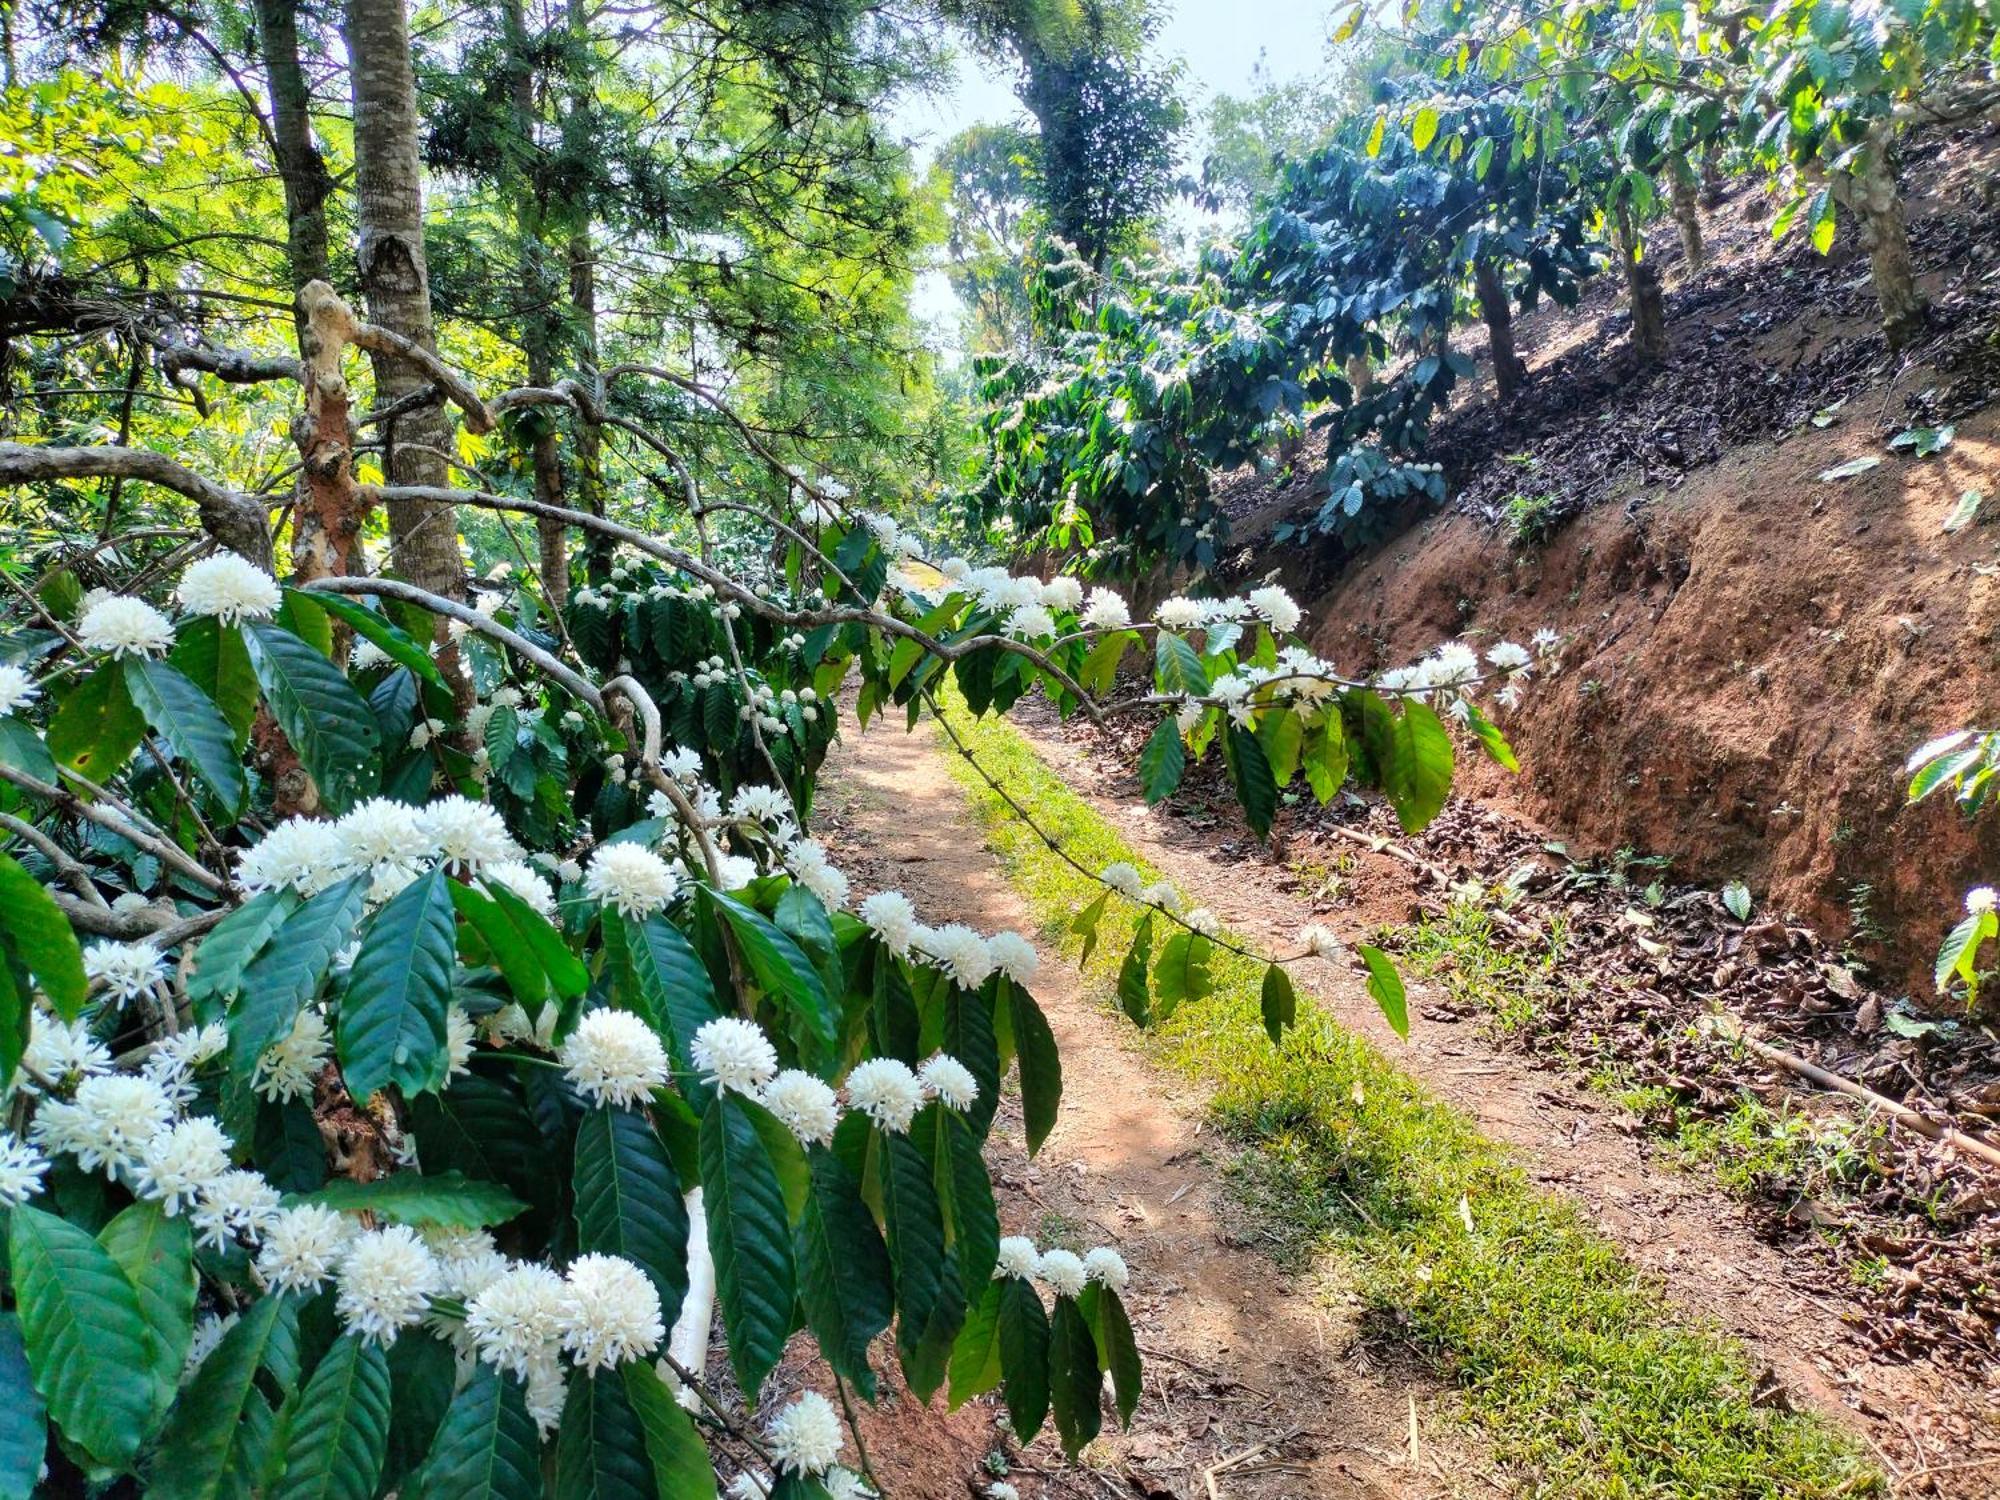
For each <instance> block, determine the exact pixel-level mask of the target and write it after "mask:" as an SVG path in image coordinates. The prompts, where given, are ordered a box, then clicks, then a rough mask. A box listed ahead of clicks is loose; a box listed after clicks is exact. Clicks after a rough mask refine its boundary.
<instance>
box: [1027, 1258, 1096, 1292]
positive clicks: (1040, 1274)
mask: <svg viewBox="0 0 2000 1500" xmlns="http://www.w3.org/2000/svg"><path fill="white" fill-rule="evenodd" d="M1035 1275H1036V1277H1037V1278H1038V1279H1039V1280H1041V1282H1042V1283H1043V1284H1044V1285H1046V1286H1047V1287H1048V1289H1049V1290H1050V1291H1052V1292H1054V1293H1055V1294H1056V1295H1057V1296H1058V1297H1074V1296H1076V1295H1077V1293H1079V1292H1081V1291H1082V1290H1083V1284H1084V1280H1085V1277H1084V1271H1083V1262H1082V1261H1081V1260H1079V1259H1077V1257H1076V1256H1075V1255H1074V1254H1072V1253H1071V1252H1070V1251H1068V1250H1044V1251H1043V1252H1042V1257H1041V1259H1040V1260H1039V1261H1038V1262H1036V1265H1035Z"/></svg>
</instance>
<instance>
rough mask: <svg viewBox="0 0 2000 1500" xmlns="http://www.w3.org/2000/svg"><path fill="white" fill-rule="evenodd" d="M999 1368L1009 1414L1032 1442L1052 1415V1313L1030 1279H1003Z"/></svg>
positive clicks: (1024, 1438)
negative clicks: (1050, 1347)
mask: <svg viewBox="0 0 2000 1500" xmlns="http://www.w3.org/2000/svg"><path fill="white" fill-rule="evenodd" d="M999 1285H1000V1311H999V1336H1000V1369H1001V1372H1002V1373H1003V1374H1004V1375H1005V1376H1006V1379H1007V1390H1006V1401H1007V1416H1008V1419H1009V1420H1010V1421H1011V1422H1012V1423H1013V1425H1014V1431H1015V1432H1016V1433H1017V1434H1018V1435H1019V1436H1020V1439H1021V1442H1022V1444H1023V1445H1024V1446H1025V1445H1026V1444H1028V1443H1030V1442H1032V1441H1033V1440H1034V1436H1035V1434H1036V1433H1038V1432H1040V1431H1041V1430H1042V1423H1043V1422H1044V1421H1045V1420H1046V1419H1047V1417H1048V1414H1049V1315H1048V1313H1047V1312H1046V1311H1045V1310H1044V1309H1043V1307H1042V1298H1041V1294H1040V1293H1039V1292H1037V1291H1036V1290H1035V1285H1034V1283H1033V1282H1031V1281H1026V1280H1023V1279H1022V1278H1020V1277H1018V1276H1006V1277H1002V1278H1001V1280H1000V1283H999Z"/></svg>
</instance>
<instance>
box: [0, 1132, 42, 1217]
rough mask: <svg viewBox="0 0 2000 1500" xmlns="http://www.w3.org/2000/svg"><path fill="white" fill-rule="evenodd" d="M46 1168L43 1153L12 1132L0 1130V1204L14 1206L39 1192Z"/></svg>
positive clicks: (0, 1205)
mask: <svg viewBox="0 0 2000 1500" xmlns="http://www.w3.org/2000/svg"><path fill="white" fill-rule="evenodd" d="M48 1170H49V1159H48V1158H47V1157H46V1156H44V1155H42V1153H41V1152H39V1151H37V1150H36V1149H35V1148H34V1147H33V1146H30V1145H29V1144H28V1143H27V1142H26V1141H24V1140H20V1139H18V1138H17V1137H16V1136H15V1135H14V1133H13V1132H12V1131H0V1207H5V1208H14V1207H17V1206H18V1205H20V1204H23V1203H26V1202H27V1201H28V1200H29V1199H30V1198H32V1197H34V1196H35V1195H36V1194H37V1193H39V1192H41V1190H42V1177H43V1175H44V1174H45V1173H46V1172H47V1171H48Z"/></svg>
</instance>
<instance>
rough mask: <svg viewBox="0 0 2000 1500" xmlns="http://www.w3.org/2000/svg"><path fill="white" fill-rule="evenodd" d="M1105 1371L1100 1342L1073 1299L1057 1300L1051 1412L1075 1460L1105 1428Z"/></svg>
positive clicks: (1051, 1345)
mask: <svg viewBox="0 0 2000 1500" xmlns="http://www.w3.org/2000/svg"><path fill="white" fill-rule="evenodd" d="M1103 1384H1104V1372H1103V1371H1102V1370H1100V1369H1099V1368H1098V1366H1097V1340H1096V1339H1094V1338H1092V1337H1091V1333H1090V1325H1089V1324H1088V1323H1086V1322H1084V1320H1083V1313H1082V1312H1081V1311H1080V1310H1079V1309H1078V1308H1077V1305H1076V1302H1075V1300H1074V1299H1073V1298H1070V1297H1058V1298H1056V1305H1055V1311H1054V1312H1053V1313H1051V1314H1050V1316H1049V1410H1050V1412H1051V1413H1052V1414H1053V1415H1054V1417H1055V1421H1056V1435H1057V1436H1058V1437H1060V1438H1061V1439H1062V1445H1063V1452H1065V1453H1067V1454H1068V1455H1069V1456H1070V1458H1072V1459H1074V1458H1075V1457H1076V1456H1077V1454H1078V1453H1080V1452H1082V1451H1083V1446H1084V1444H1086V1443H1088V1442H1089V1441H1090V1440H1091V1439H1092V1438H1094V1437H1096V1436H1097V1434H1098V1431H1099V1429H1100V1428H1102V1426H1103V1425H1104V1410H1103V1406H1102V1404H1101V1403H1100V1401H1099V1399H1098V1392H1099V1390H1100V1389H1102V1387H1103Z"/></svg>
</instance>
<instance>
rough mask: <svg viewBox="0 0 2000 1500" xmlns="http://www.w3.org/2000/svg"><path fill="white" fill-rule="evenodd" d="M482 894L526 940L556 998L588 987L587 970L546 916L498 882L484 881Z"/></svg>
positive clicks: (566, 996)
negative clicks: (484, 891)
mask: <svg viewBox="0 0 2000 1500" xmlns="http://www.w3.org/2000/svg"><path fill="white" fill-rule="evenodd" d="M486 895H487V897H488V898H489V899H490V900H491V901H492V902H493V904H494V905H495V906H496V907H498V908H499V909H500V914H501V916H503V917H505V918H506V920H507V924H508V926H510V927H511V928H512V929H513V930H514V931H515V932H516V933H518V934H519V935H520V936H521V937H522V938H523V939H524V940H525V941H526V943H527V945H528V951H529V952H531V953H532V954H533V955H534V958H535V962H536V963H537V964H539V965H540V966H541V970H542V973H543V975H544V976H545V977H546V978H547V979H548V982H549V985H550V987H551V988H552V989H553V990H554V991H555V992H556V993H557V994H558V995H560V996H562V997H563V998H564V999H566V1000H573V999H575V998H576V997H577V996H579V995H581V994H582V993H583V992H584V991H585V990H587V989H589V988H590V970H589V969H587V968H586V967H584V962H583V960H582V959H581V958H579V957H577V955H576V953H575V952H574V951H573V950H572V949H571V948H570V945H569V943H568V942H567V941H565V940H564V938H563V935H562V934H561V933H560V932H558V931H556V929H555V925H554V924H553V923H551V922H550V921H549V919H548V918H547V917H544V916H543V915H542V914H541V913H540V912H538V911H536V910H535V909H534V908H533V907H532V906H530V905H528V903H527V902H525V901H523V900H522V899H521V898H520V897H519V896H517V895H515V894H514V892H512V891H510V890H508V889H507V887H506V886H504V885H501V884H500V883H499V882H498V881H488V882H486Z"/></svg>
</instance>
